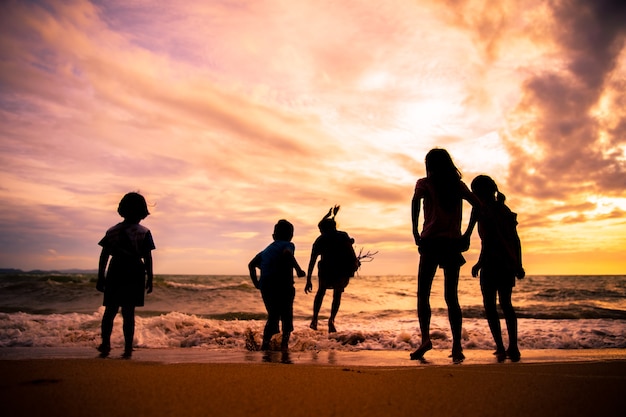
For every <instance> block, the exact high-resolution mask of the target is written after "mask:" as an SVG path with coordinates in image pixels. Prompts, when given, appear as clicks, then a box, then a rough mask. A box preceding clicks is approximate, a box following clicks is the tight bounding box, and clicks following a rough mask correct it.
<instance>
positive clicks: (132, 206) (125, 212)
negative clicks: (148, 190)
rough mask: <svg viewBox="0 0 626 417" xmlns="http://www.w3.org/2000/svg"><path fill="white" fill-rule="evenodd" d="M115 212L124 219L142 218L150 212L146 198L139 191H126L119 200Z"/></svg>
mask: <svg viewBox="0 0 626 417" xmlns="http://www.w3.org/2000/svg"><path fill="white" fill-rule="evenodd" d="M117 212H118V213H119V215H120V216H122V217H123V218H125V219H131V220H143V219H145V218H146V217H148V215H149V214H150V212H149V211H148V204H147V203H146V199H145V198H144V197H143V196H142V195H141V194H139V193H135V192H132V193H128V194H126V195H125V196H124V197H122V200H121V201H120V204H119V206H118V207H117Z"/></svg>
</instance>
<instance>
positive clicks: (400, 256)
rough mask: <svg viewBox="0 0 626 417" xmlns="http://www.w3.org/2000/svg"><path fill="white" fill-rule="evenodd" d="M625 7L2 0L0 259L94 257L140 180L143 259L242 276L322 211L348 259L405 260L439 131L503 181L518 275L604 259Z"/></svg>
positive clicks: (304, 242) (612, 242)
mask: <svg viewBox="0 0 626 417" xmlns="http://www.w3.org/2000/svg"><path fill="white" fill-rule="evenodd" d="M624 22H626V6H625V5H624V2H621V1H617V0H615V1H608V0H598V1H588V0H573V1H543V0H541V1H540V0H537V1H531V0H529V1H526V0H525V1H523V2H520V1H517V0H506V1H489V0H477V1H472V0H468V1H464V0H448V1H440V0H387V1H384V2H373V1H371V0H345V1H329V0H318V1H292V0H216V1H205V0H194V1H191V0H185V1H180V2H176V1H170V0H155V1H151V0H136V1H135V0H111V1H87V0H64V1H61V0H59V1H54V0H50V1H28V0H24V1H17V0H15V1H12V0H8V1H2V2H1V3H0V158H1V159H0V200H1V203H0V268H21V269H24V270H31V269H67V268H82V269H94V268H96V267H97V261H98V254H99V247H98V245H97V243H98V241H99V240H100V238H101V237H102V236H103V235H104V232H105V231H106V229H107V228H108V227H110V226H112V225H113V224H115V223H117V222H118V221H120V220H121V219H120V217H119V216H118V215H117V213H116V209H117V204H118V202H119V199H120V198H121V197H122V195H123V194H125V193H126V192H128V191H139V192H140V193H142V194H143V195H144V196H145V197H146V199H147V200H148V202H149V204H150V211H151V213H152V214H151V215H150V216H149V217H148V218H147V219H146V220H145V221H144V222H143V224H145V225H146V226H147V227H149V228H150V229H151V230H152V232H153V235H154V240H155V243H156V246H157V250H156V251H155V252H154V261H155V272H156V274H173V273H179V274H247V263H248V261H249V260H250V259H251V258H252V257H253V256H254V255H255V254H256V253H257V252H258V251H260V250H261V249H263V248H264V247H265V246H266V245H267V244H268V243H270V241H271V233H272V228H273V225H274V223H275V222H276V221H277V220H278V219H281V218H286V219H288V220H290V221H291V222H292V223H293V224H294V226H295V237H294V243H295V245H296V257H297V259H298V260H299V261H300V264H301V266H303V267H306V265H307V263H308V257H309V254H310V249H311V244H312V243H313V241H314V239H315V238H316V237H317V235H318V233H319V232H318V229H317V222H318V221H319V220H320V219H321V217H322V216H323V215H324V214H325V212H326V211H327V210H328V208H329V207H331V206H332V205H334V204H340V205H341V207H342V208H341V211H340V212H339V215H338V217H337V220H338V225H339V228H340V229H342V230H345V231H347V232H348V233H349V234H350V235H351V236H352V237H354V238H355V240H356V247H357V249H360V248H364V250H365V251H367V250H370V251H379V253H378V255H377V256H376V257H375V259H374V261H373V262H371V263H368V264H365V265H364V266H363V268H362V270H361V272H360V273H361V274H366V275H371V274H377V275H378V274H414V273H415V272H416V270H417V262H418V254H417V250H416V247H415V245H414V242H413V238H412V235H411V219H410V201H411V198H412V195H413V188H414V185H415V181H416V180H417V179H418V178H420V177H422V176H424V175H425V170H424V156H425V154H426V152H427V151H428V150H429V149H431V148H433V147H441V148H446V149H447V150H448V151H449V152H450V154H451V155H452V157H453V159H454V161H455V163H456V164H457V166H458V167H459V169H460V170H461V172H462V173H463V179H464V181H465V182H466V183H467V184H468V185H469V183H470V182H471V180H472V178H473V177H474V176H475V175H478V174H488V175H491V176H492V177H493V178H494V179H495V180H496V182H497V183H498V185H499V188H500V190H501V191H502V192H503V193H504V194H506V196H507V202H508V205H509V207H511V209H512V210H513V211H515V212H517V213H518V219H519V222H520V224H519V233H520V236H521V239H522V245H523V246H522V247H523V259H524V264H525V265H524V266H525V268H526V270H527V273H528V274H530V275H533V274H535V275H536V274H624V273H626V253H625V252H626V45H625V39H626V24H624ZM468 217H469V208H467V210H466V215H465V217H464V223H465V222H466V221H467V218H468ZM479 248H480V242H479V240H478V236H477V235H476V234H475V236H473V240H472V246H471V249H470V251H469V252H468V253H467V256H466V258H467V259H468V264H467V265H466V266H464V267H463V269H462V273H463V274H469V270H470V267H471V265H472V262H474V260H475V259H476V257H477V254H478V251H479Z"/></svg>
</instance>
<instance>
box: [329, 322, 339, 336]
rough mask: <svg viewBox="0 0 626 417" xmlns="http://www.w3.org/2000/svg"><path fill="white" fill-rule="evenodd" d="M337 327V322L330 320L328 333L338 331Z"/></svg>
mask: <svg viewBox="0 0 626 417" xmlns="http://www.w3.org/2000/svg"><path fill="white" fill-rule="evenodd" d="M336 332H337V329H336V328H335V322H334V321H333V320H328V333H336Z"/></svg>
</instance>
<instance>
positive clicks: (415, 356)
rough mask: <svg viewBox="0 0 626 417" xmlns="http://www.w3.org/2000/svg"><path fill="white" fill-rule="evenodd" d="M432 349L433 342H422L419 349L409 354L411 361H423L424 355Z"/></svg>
mask: <svg viewBox="0 0 626 417" xmlns="http://www.w3.org/2000/svg"><path fill="white" fill-rule="evenodd" d="M432 348H433V342H431V341H430V340H429V341H428V342H424V343H422V344H421V345H420V347H418V348H417V350H415V352H413V353H411V360H412V361H415V360H419V359H424V354H425V353H426V352H428V351H429V350H431V349H432Z"/></svg>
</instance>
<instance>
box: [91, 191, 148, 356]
mask: <svg viewBox="0 0 626 417" xmlns="http://www.w3.org/2000/svg"><path fill="white" fill-rule="evenodd" d="M117 212H118V213H119V215H120V216H122V217H123V218H124V221H123V222H121V223H118V224H116V225H115V226H113V227H111V228H110V229H109V230H107V232H106V234H105V236H104V237H103V238H102V240H100V242H99V243H98V244H99V245H100V246H102V252H101V253H100V262H99V265H98V282H97V284H96V289H97V290H98V291H100V292H103V293H104V300H103V305H104V306H105V310H104V315H103V316H102V327H101V329H102V343H101V344H100V346H98V350H99V351H100V353H101V356H102V357H106V356H108V354H109V352H110V351H111V332H112V331H113V320H114V319H115V316H116V315H117V312H118V311H119V309H120V307H121V308H122V318H123V325H122V329H123V333H124V354H123V355H122V357H124V358H127V359H129V358H130V357H131V356H132V352H133V338H134V336H135V307H140V306H143V305H144V293H145V291H146V290H147V292H148V293H151V292H152V278H153V272H152V250H154V249H155V246H154V241H153V240H152V233H151V232H150V230H148V228H147V227H144V226H141V225H140V224H139V222H140V221H141V220H143V219H145V218H146V217H147V216H148V215H149V214H150V213H149V212H148V206H147V204H146V200H145V199H144V197H143V196H142V195H141V194H138V193H134V192H133V193H128V194H126V195H125V196H124V197H123V198H122V200H121V201H120V204H119V206H118V208H117ZM109 257H110V258H111V262H110V263H109ZM107 264H108V269H107ZM105 271H106V275H105ZM146 275H147V278H148V279H147V280H146Z"/></svg>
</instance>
